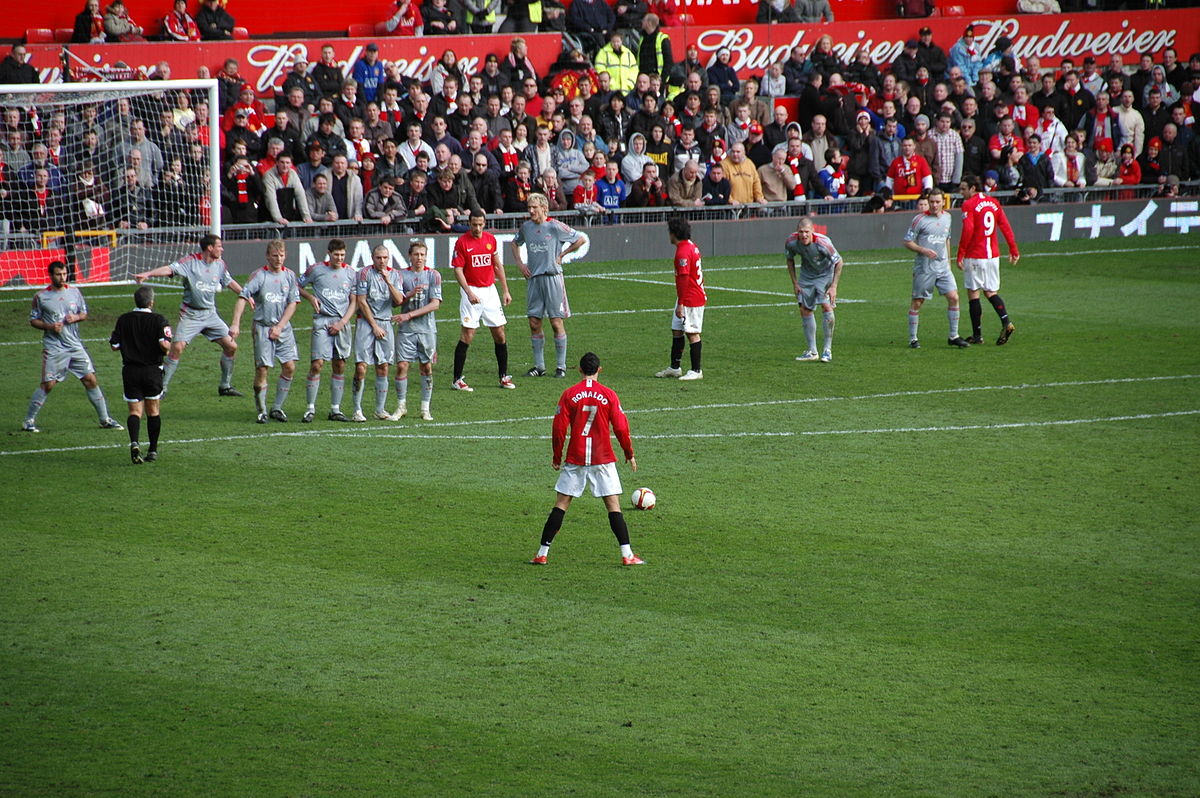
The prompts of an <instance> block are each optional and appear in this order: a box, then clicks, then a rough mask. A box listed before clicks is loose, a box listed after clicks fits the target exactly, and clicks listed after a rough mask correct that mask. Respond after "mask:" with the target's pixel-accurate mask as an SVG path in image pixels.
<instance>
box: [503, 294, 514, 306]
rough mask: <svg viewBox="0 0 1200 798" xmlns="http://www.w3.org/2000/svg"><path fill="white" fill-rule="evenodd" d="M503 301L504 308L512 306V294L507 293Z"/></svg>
mask: <svg viewBox="0 0 1200 798" xmlns="http://www.w3.org/2000/svg"><path fill="white" fill-rule="evenodd" d="M502 301H503V302H504V307H508V306H509V305H511V304H512V294H510V293H508V291H505V292H504V299H503V300H502Z"/></svg>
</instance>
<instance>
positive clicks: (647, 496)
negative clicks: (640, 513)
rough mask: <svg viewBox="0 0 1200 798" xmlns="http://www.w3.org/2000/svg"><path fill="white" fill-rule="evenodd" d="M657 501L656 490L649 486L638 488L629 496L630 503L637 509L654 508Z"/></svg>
mask: <svg viewBox="0 0 1200 798" xmlns="http://www.w3.org/2000/svg"><path fill="white" fill-rule="evenodd" d="M655 501H656V498H655V496H654V491H652V490H650V489H649V488H637V489H636V490H634V492H633V493H632V494H630V496H629V503H630V504H632V505H633V509H635V510H653V509H654V502H655Z"/></svg>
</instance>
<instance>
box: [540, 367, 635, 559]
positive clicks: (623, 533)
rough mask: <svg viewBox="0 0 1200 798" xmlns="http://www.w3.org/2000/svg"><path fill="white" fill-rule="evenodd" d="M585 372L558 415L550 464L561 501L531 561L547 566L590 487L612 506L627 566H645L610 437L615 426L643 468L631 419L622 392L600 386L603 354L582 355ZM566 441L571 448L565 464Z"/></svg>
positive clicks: (614, 528) (612, 522) (566, 395)
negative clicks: (632, 538)
mask: <svg viewBox="0 0 1200 798" xmlns="http://www.w3.org/2000/svg"><path fill="white" fill-rule="evenodd" d="M579 371H580V372H582V374H583V380H582V381H581V382H578V383H576V384H575V385H572V386H571V387H570V388H568V389H567V390H565V391H563V393H562V396H561V397H559V399H558V410H556V411H555V413H554V423H553V425H552V435H553V443H552V447H553V448H552V450H551V452H552V454H551V459H550V465H551V466H553V467H554V470H555V471H558V472H559V475H558V482H557V483H556V484H555V485H554V489H555V490H556V491H557V492H558V500H557V501H555V502H554V509H553V510H551V511H550V516H549V517H548V518H547V519H546V525H545V526H544V527H543V528H542V543H541V545H540V546H539V547H538V552H537V556H535V557H534V558H533V559H532V560H530V561H529V562H530V564H531V565H545V564H546V557H547V555H549V553H550V544H551V543H553V542H554V536H555V535H557V534H558V530H559V529H560V528H561V527H562V522H563V516H565V515H566V514H567V508H568V507H570V506H571V500H572V499H574V498H577V497H579V496H582V495H583V491H584V488H586V487H588V486H590V487H591V489H592V495H593V496H595V497H597V498H599V499H601V500H602V501H603V502H604V506H605V508H606V509H607V510H608V525H609V527H610V528H611V529H612V531H613V534H614V535H616V536H617V543H618V544H620V546H621V564H622V565H645V563H644V562H643V561H642V559H641V558H640V557H638V556H637V555H636V554H634V553H633V549H632V548H631V547H630V545H629V528H628V527H627V526H626V525H625V516H624V514H622V512H621V478H620V476H618V475H617V457H616V454H614V453H613V448H612V441H611V439H610V438H609V431H610V429H611V431H612V433H613V434H615V435H616V436H617V442H618V443H619V444H620V445H621V450H622V451H623V452H624V453H625V462H627V463H629V468H630V470H632V471H637V460H635V459H634V457H633V439H632V438H631V437H630V435H629V419H627V418H626V417H625V411H624V410H622V409H621V400H620V399H619V398H618V397H617V392H616V391H614V390H613V389H612V388H609V387H608V386H605V385H601V384H600V380H599V374H600V358H599V357H598V356H596V355H595V354H593V353H592V352H588V353H587V354H586V355H584V356H583V357H582V358H580V359H579ZM564 444H566V448H567V462H566V464H565V465H564V464H563V445H564Z"/></svg>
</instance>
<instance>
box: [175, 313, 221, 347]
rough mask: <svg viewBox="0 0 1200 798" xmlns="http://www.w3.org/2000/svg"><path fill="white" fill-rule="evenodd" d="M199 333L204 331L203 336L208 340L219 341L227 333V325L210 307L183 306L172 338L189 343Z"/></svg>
mask: <svg viewBox="0 0 1200 798" xmlns="http://www.w3.org/2000/svg"><path fill="white" fill-rule="evenodd" d="M200 333H204V337H205V338H207V339H208V340H210V341H219V340H221V339H222V338H225V337H227V336H228V335H229V325H228V324H226V323H225V322H224V321H223V320H222V319H221V317H220V316H218V315H217V311H216V310H214V309H212V308H209V309H207V310H194V309H192V308H185V309H184V310H183V311H182V312H181V313H180V314H179V326H178V327H176V328H175V335H174V336H172V340H175V341H183V342H184V343H185V344H190V343H191V342H192V339H193V338H195V337H196V336H197V335H199V334H200Z"/></svg>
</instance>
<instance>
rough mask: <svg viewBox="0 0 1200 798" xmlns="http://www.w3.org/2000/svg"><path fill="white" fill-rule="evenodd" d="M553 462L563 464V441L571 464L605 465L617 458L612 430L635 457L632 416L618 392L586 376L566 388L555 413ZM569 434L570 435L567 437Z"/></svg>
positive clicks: (628, 456) (618, 440) (626, 452)
mask: <svg viewBox="0 0 1200 798" xmlns="http://www.w3.org/2000/svg"><path fill="white" fill-rule="evenodd" d="M552 429H553V441H554V464H555V465H559V464H561V463H562V453H563V444H564V443H565V444H566V446H567V463H568V464H569V465H583V466H588V465H604V464H605V463H614V462H616V460H617V456H616V454H615V453H614V452H613V447H612V441H611V440H610V438H609V431H610V430H611V431H612V432H613V433H615V434H616V436H617V442H618V443H620V444H621V450H622V451H624V452H625V459H626V460H628V459H629V458H631V457H633V439H632V438H630V437H629V419H627V418H626V417H625V411H624V410H622V409H621V400H620V399H618V398H617V392H616V391H614V390H613V389H612V388H609V387H608V386H606V385H601V384H600V382H599V381H598V380H594V379H585V380H583V381H582V382H579V383H577V384H575V385H572V386H571V387H570V388H568V389H567V390H565V391H563V393H562V396H560V397H559V399H558V410H557V411H555V413H554V424H553V425H552ZM568 436H569V437H568Z"/></svg>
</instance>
